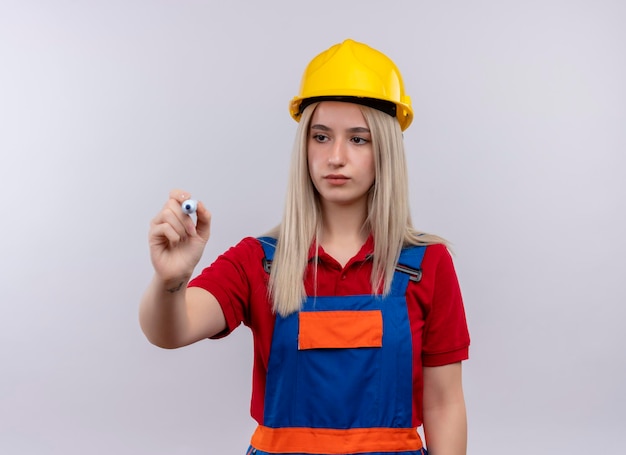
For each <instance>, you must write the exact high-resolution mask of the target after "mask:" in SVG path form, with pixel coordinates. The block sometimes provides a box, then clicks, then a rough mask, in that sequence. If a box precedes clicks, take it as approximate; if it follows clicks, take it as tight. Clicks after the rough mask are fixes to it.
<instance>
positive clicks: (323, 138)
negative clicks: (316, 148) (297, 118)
mask: <svg viewBox="0 0 626 455" xmlns="http://www.w3.org/2000/svg"><path fill="white" fill-rule="evenodd" d="M313 139H315V140H316V141H317V142H326V141H327V140H328V136H325V135H323V134H314V135H313Z"/></svg>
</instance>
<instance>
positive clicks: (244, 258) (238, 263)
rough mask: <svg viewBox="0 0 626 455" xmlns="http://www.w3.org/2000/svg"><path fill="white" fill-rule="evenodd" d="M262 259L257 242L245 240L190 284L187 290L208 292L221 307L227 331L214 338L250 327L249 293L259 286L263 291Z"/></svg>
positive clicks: (248, 238)
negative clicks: (246, 326)
mask: <svg viewBox="0 0 626 455" xmlns="http://www.w3.org/2000/svg"><path fill="white" fill-rule="evenodd" d="M263 257H264V254H263V248H262V247H261V245H260V244H259V242H258V241H257V240H256V239H254V238H252V237H247V238H245V239H243V240H242V241H241V242H239V243H238V244H237V245H236V246H234V247H232V248H230V249H229V250H228V251H226V252H225V253H224V254H222V255H220V256H219V257H218V258H217V259H216V260H215V262H213V264H211V265H210V266H209V267H207V268H205V269H204V270H203V271H202V273H200V275H198V276H197V277H196V278H194V279H193V280H191V282H190V283H189V287H200V288H202V289H205V290H207V291H209V292H210V293H211V294H213V295H214V296H215V298H216V299H217V301H218V302H219V304H220V306H221V307H222V311H223V312H224V317H225V318H226V326H227V328H226V330H224V331H223V332H221V333H219V334H217V335H216V336H215V337H213V338H221V337H224V336H226V335H228V334H229V333H230V332H232V331H233V330H234V329H235V328H236V327H237V326H239V324H241V323H242V322H243V323H244V324H245V325H248V326H249V325H250V318H249V315H250V302H251V300H252V298H251V296H252V293H253V292H254V290H256V291H258V289H257V287H258V286H262V287H263V289H265V272H264V271H263V267H262V263H263ZM259 280H260V283H259ZM263 292H266V291H263Z"/></svg>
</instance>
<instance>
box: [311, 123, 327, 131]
mask: <svg viewBox="0 0 626 455" xmlns="http://www.w3.org/2000/svg"><path fill="white" fill-rule="evenodd" d="M311 129H312V130H321V131H332V130H331V129H330V128H328V127H327V126H326V125H320V124H315V125H311Z"/></svg>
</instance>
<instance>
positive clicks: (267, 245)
mask: <svg viewBox="0 0 626 455" xmlns="http://www.w3.org/2000/svg"><path fill="white" fill-rule="evenodd" d="M257 240H258V241H259V243H260V244H261V246H262V247H263V252H264V253H265V257H264V258H263V269H264V270H265V272H267V273H270V270H271V268H272V261H273V260H274V252H275V251H276V239H275V238H273V237H258V238H257Z"/></svg>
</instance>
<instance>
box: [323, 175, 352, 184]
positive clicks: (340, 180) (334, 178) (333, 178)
mask: <svg viewBox="0 0 626 455" xmlns="http://www.w3.org/2000/svg"><path fill="white" fill-rule="evenodd" d="M324 180H326V181H327V182H328V183H330V184H331V185H344V184H346V183H347V182H348V180H350V178H349V177H346V176H345V175H342V174H330V175H327V176H326V177H324Z"/></svg>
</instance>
